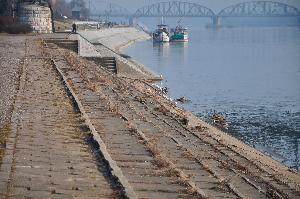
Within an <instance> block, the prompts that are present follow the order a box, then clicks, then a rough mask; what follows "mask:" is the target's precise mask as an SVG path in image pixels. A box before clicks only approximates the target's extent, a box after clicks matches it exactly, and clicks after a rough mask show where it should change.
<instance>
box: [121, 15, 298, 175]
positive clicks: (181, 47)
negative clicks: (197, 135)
mask: <svg viewBox="0 0 300 199" xmlns="http://www.w3.org/2000/svg"><path fill="white" fill-rule="evenodd" d="M168 20H169V21H168ZM157 22H158V19H145V20H144V21H143V23H144V24H145V25H146V26H147V27H149V30H153V28H154V27H155V26H154V25H155V24H156V23H157ZM166 22H167V23H169V24H172V25H173V26H175V25H176V22H175V20H174V19H173V20H172V19H167V21H166ZM205 23H206V22H203V21H200V20H197V19H186V18H185V19H183V20H182V24H184V25H185V26H187V27H188V28H189V33H190V41H189V42H188V43H169V44H168V43H165V44H157V43H153V42H152V40H150V41H145V42H139V43H136V44H134V45H132V46H130V47H128V48H127V49H124V53H126V54H128V55H130V56H132V57H133V58H134V59H136V60H138V61H139V62H141V63H143V64H145V65H146V66H148V67H149V68H151V69H152V70H153V71H155V72H156V73H158V74H162V75H163V77H164V82H163V84H165V85H166V86H167V87H168V88H169V95H170V96H171V97H172V98H176V97H180V96H185V97H187V98H188V99H190V100H191V102H190V103H187V104H184V105H183V107H184V108H186V109H188V110H190V111H192V112H194V113H196V114H197V115H199V116H200V117H202V118H204V119H208V118H209V115H211V114H212V113H213V112H214V111H216V112H218V113H222V114H223V115H225V117H226V119H227V121H228V123H229V132H230V134H232V135H234V136H235V137H237V138H239V139H240V140H243V141H244V142H246V143H248V144H249V145H252V146H254V147H255V148H257V149H259V150H261V151H263V152H264V153H266V154H268V155H271V156H272V157H273V158H274V159H276V160H278V161H281V162H283V163H284V164H286V165H288V166H291V167H294V168H296V169H298V170H299V169H300V27H233V28H219V29H209V28H205Z"/></svg>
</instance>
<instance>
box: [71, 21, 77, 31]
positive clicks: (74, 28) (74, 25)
mask: <svg viewBox="0 0 300 199" xmlns="http://www.w3.org/2000/svg"><path fill="white" fill-rule="evenodd" d="M76 31H77V27H76V24H75V23H73V25H72V33H76Z"/></svg>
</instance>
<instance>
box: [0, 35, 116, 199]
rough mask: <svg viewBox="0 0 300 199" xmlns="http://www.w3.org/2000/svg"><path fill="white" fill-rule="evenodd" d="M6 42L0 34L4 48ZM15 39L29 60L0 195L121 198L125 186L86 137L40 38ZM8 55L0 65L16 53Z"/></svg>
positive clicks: (0, 176)
mask: <svg viewBox="0 0 300 199" xmlns="http://www.w3.org/2000/svg"><path fill="white" fill-rule="evenodd" d="M17 38H18V37H17ZM7 42H10V41H7V40H3V39H2V40H0V43H1V46H2V47H1V50H4V49H2V48H3V46H6V45H9V43H7ZM17 44H18V45H17V46H16V45H14V48H15V49H16V50H17V51H22V52H25V55H24V56H25V60H24V63H23V64H22V67H23V69H22V70H23V72H22V74H21V79H20V89H19V91H18V94H17V96H16V102H15V105H14V110H13V113H12V119H11V132H10V134H9V137H8V139H7V142H6V151H5V155H4V157H3V159H2V164H1V170H0V198H119V197H120V196H121V194H122V190H121V189H120V188H119V187H118V185H117V183H116V182H115V181H114V180H113V179H112V178H111V177H110V173H109V169H108V167H107V164H106V162H105V161H104V160H103V158H102V157H101V154H100V155H99V152H98V151H97V146H95V144H93V143H91V141H90V139H88V138H89V132H88V131H87V130H85V128H83V127H84V124H83V121H82V119H81V116H80V114H79V113H78V112H77V110H76V109H74V107H73V104H72V101H71V100H70V98H69V96H68V95H67V92H66V90H65V87H64V86H63V83H62V81H61V78H60V77H59V75H58V74H57V73H56V71H55V69H54V68H53V65H52V64H51V62H49V60H47V58H46V57H45V56H44V54H43V50H42V45H41V42H40V41H36V40H33V39H32V38H29V39H27V40H26V41H25V40H23V41H21V42H20V43H17ZM24 46H26V48H25V49H24ZM5 56H6V57H5V59H4V60H3V59H2V62H1V65H2V66H3V65H4V66H6V65H10V64H11V65H13V63H10V62H9V61H8V63H5V62H6V61H7V60H9V58H11V57H12V56H13V54H6V55H5ZM1 90H3V88H2V87H1Z"/></svg>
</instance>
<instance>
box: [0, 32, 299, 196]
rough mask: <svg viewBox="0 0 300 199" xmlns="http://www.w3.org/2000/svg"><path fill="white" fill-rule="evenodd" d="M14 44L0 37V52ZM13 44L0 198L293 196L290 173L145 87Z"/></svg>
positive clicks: (51, 52)
mask: <svg viewBox="0 0 300 199" xmlns="http://www.w3.org/2000/svg"><path fill="white" fill-rule="evenodd" d="M15 38H17V37H15ZM15 38H10V39H8V38H7V37H5V36H4V37H1V38H0V42H1V45H0V46H7V45H9V44H7V41H10V42H11V43H13V42H14V40H16V39H15ZM16 41H17V40H16ZM19 41H20V44H18V45H15V46H14V48H16V49H18V50H19V51H21V52H24V53H23V54H22V56H21V58H22V59H23V60H24V63H23V62H22V63H20V64H18V66H19V67H21V68H22V70H21V72H20V80H19V81H18V82H20V88H19V89H18V94H17V95H16V96H15V103H14V107H15V108H14V109H13V111H12V119H11V120H10V125H11V126H12V128H11V132H10V134H9V136H8V138H7V142H6V145H5V154H4V155H3V159H2V160H3V161H2V164H1V168H0V176H1V181H0V190H1V191H0V192H1V196H5V197H7V196H13V197H17V196H20V197H22V196H26V197H32V198H40V197H41V194H42V195H43V196H44V197H51V196H53V197H61V196H63V197H65V198H68V197H71V196H72V197H74V196H75V197H87V196H90V197H96V196H99V197H101V198H124V197H128V198H299V197H300V175H299V173H298V172H296V171H294V170H291V169H289V168H287V167H285V166H283V165H282V164H280V163H278V162H276V161H274V160H272V159H271V158H269V157H267V156H265V155H263V154H262V153H260V152H258V151H257V150H255V149H253V148H252V147H249V146H247V145H245V144H243V143H242V142H240V141H238V140H236V139H235V138H233V137H231V136H229V135H227V134H225V133H224V132H222V131H220V130H218V129H216V128H214V127H212V126H210V125H208V124H206V123H205V122H203V121H201V120H200V119H199V118H197V117H195V116H194V115H193V114H192V113H189V112H187V111H185V110H183V109H181V108H179V107H177V106H176V104H175V103H174V102H171V101H169V100H166V99H165V98H164V97H162V95H161V92H160V91H159V90H157V89H155V88H153V87H152V85H151V84H149V83H148V82H146V81H144V80H139V79H135V80H132V79H128V78H124V77H120V76H118V75H116V74H114V73H111V72H109V71H107V70H105V69H104V68H103V67H102V66H101V65H98V64H96V63H94V62H92V61H89V60H88V59H86V58H84V57H80V56H78V54H77V53H75V52H73V51H70V50H67V49H62V48H59V47H58V46H57V45H55V44H53V43H44V41H43V40H41V38H40V37H34V36H32V37H29V38H22V37H21V38H19ZM10 45H11V44H10ZM5 50H6V49H5V48H3V47H1V51H5ZM1 55H2V53H1ZM7 56H10V57H13V56H14V55H13V54H9V55H7ZM5 62H8V61H5ZM2 63H4V62H1V64H2ZM4 83H5V82H4ZM7 88H8V86H5V87H1V89H7ZM8 92H10V91H8ZM1 93H2V92H1ZM83 122H84V123H83ZM85 136H88V137H89V138H91V139H90V140H89V142H84V140H86V139H85ZM88 147H92V149H94V150H93V153H90V152H89V150H88V149H89V148H88ZM24 158H25V159H24ZM41 175H43V176H42V177H41ZM95 180H96V181H95ZM81 182H83V183H81Z"/></svg>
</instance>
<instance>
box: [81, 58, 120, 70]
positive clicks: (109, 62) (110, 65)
mask: <svg viewBox="0 0 300 199" xmlns="http://www.w3.org/2000/svg"><path fill="white" fill-rule="evenodd" d="M86 59H88V60H91V61H93V62H95V63H96V64H99V65H101V66H102V67H104V68H106V69H107V70H108V71H110V72H112V73H117V61H116V58H115V57H86Z"/></svg>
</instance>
